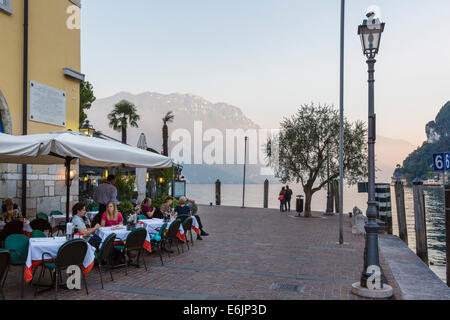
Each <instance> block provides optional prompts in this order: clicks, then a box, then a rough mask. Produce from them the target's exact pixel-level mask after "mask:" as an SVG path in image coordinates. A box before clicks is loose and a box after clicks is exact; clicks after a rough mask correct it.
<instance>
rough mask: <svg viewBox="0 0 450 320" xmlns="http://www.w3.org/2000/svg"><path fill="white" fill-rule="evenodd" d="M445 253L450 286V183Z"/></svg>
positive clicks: (449, 188) (446, 212) (446, 215)
mask: <svg viewBox="0 0 450 320" xmlns="http://www.w3.org/2000/svg"><path fill="white" fill-rule="evenodd" d="M445 237H446V244H445V253H446V258H447V286H449V287H450V185H446V186H445Z"/></svg>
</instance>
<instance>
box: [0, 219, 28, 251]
mask: <svg viewBox="0 0 450 320" xmlns="http://www.w3.org/2000/svg"><path fill="white" fill-rule="evenodd" d="M22 232H23V222H22V221H18V220H13V221H10V222H8V223H7V224H6V225H5V227H4V228H3V231H2V233H1V235H0V242H1V244H2V247H3V245H4V242H5V239H6V238H8V237H9V236H10V235H12V234H22Z"/></svg>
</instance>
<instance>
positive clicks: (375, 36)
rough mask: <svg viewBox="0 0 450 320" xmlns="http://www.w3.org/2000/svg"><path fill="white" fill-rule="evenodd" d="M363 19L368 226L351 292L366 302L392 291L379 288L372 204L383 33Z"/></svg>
mask: <svg viewBox="0 0 450 320" xmlns="http://www.w3.org/2000/svg"><path fill="white" fill-rule="evenodd" d="M366 16H367V19H364V21H363V24H362V25H360V26H359V27H358V34H359V35H360V37H361V44H362V49H363V53H364V55H365V56H366V57H367V64H368V66H369V81H368V82H369V134H368V138H369V139H368V145H369V163H368V164H369V199H368V202H367V205H368V207H367V213H366V215H367V218H368V223H367V224H366V226H365V230H366V243H365V248H364V270H363V271H362V275H361V281H360V282H357V283H354V284H353V286H352V292H354V293H355V294H357V295H360V296H364V297H370V298H387V297H390V296H392V287H390V286H388V285H386V284H383V280H382V279H383V277H382V274H381V267H380V258H379V251H378V230H379V228H380V227H379V226H378V224H377V203H376V201H375V140H376V130H375V128H376V122H375V102H374V92H375V90H374V83H375V78H374V72H375V62H376V60H375V56H376V55H377V54H378V50H379V47H380V40H381V34H382V33H383V31H384V23H381V22H380V19H379V18H378V17H376V15H375V13H374V12H369V13H368V14H367V15H366Z"/></svg>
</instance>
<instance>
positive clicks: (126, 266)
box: [123, 251, 129, 276]
mask: <svg viewBox="0 0 450 320" xmlns="http://www.w3.org/2000/svg"><path fill="white" fill-rule="evenodd" d="M123 255H124V257H125V275H126V276H127V275H128V261H127V260H129V258H128V257H127V253H126V251H124V252H123Z"/></svg>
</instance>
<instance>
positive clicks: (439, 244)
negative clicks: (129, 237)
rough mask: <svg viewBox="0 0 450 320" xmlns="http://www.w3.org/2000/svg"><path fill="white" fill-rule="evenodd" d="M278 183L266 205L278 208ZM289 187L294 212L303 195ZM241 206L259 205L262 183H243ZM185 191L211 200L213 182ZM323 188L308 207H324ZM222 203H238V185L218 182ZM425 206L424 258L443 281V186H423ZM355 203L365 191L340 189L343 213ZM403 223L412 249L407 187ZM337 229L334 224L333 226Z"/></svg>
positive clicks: (203, 201)
mask: <svg viewBox="0 0 450 320" xmlns="http://www.w3.org/2000/svg"><path fill="white" fill-rule="evenodd" d="M281 187H282V185H277V184H271V185H270V186H269V208H274V209H279V208H280V204H279V201H278V193H279V192H280V190H281ZM290 188H291V189H292V190H293V200H292V201H291V206H292V207H291V210H294V211H295V195H304V193H303V189H302V186H301V185H290ZM245 189H246V192H245V206H246V207H257V208H262V207H263V199H264V185H262V184H261V185H255V184H253V185H246V187H245ZM186 194H187V197H188V198H192V199H196V201H197V203H199V204H210V203H211V202H212V203H213V204H214V203H215V185H205V184H187V187H186ZM391 195H392V224H393V231H394V234H395V235H398V224H397V211H396V204H395V196H394V188H393V187H392V188H391ZM326 198H327V192H326V189H324V190H321V191H319V192H317V193H316V194H314V197H313V200H312V210H314V211H322V212H324V211H325V210H326ZM222 205H228V206H241V205H242V185H234V184H222ZM425 205H426V220H427V236H428V257H429V260H430V261H431V262H432V263H433V264H434V265H432V266H430V268H431V270H433V271H434V272H435V273H436V274H437V275H438V276H439V278H441V279H442V281H444V282H445V281H446V268H445V265H446V261H445V211H444V189H443V188H441V187H426V188H425ZM355 206H357V207H359V208H360V209H361V210H362V211H363V212H365V211H366V209H367V193H358V191H357V187H356V186H353V187H346V188H344V213H348V212H351V211H352V209H353V208H354V207H355ZM405 206H406V220H407V221H406V222H407V225H408V243H409V247H410V248H411V249H412V250H413V251H414V252H415V247H416V242H415V241H416V240H415V223H414V205H413V192H412V189H411V188H405ZM336 228H338V226H336Z"/></svg>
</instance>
